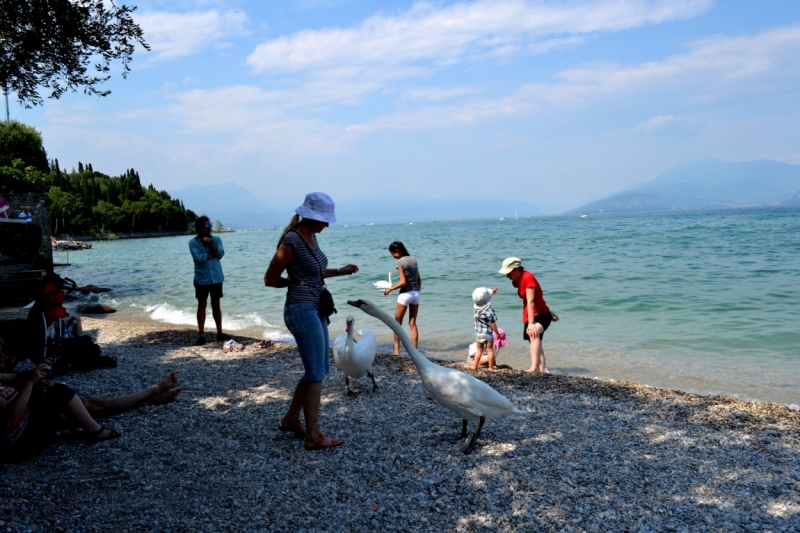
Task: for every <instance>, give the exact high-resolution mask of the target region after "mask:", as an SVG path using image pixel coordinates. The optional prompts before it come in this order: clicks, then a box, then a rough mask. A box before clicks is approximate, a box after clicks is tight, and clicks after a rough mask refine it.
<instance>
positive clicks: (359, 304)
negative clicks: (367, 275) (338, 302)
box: [347, 300, 364, 309]
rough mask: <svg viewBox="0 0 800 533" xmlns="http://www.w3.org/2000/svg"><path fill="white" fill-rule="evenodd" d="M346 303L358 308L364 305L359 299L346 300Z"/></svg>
mask: <svg viewBox="0 0 800 533" xmlns="http://www.w3.org/2000/svg"><path fill="white" fill-rule="evenodd" d="M347 303H348V304H350V305H352V306H353V307H358V308H359V309H360V308H361V306H362V305H364V302H363V301H361V300H347Z"/></svg>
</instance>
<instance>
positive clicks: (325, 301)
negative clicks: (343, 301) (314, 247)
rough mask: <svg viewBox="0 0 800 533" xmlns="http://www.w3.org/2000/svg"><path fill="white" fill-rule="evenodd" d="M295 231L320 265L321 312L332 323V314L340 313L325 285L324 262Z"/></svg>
mask: <svg viewBox="0 0 800 533" xmlns="http://www.w3.org/2000/svg"><path fill="white" fill-rule="evenodd" d="M295 233H297V236H298V237H300V239H301V240H302V241H303V244H305V245H306V249H307V250H308V253H309V254H311V257H313V258H314V261H316V262H317V266H318V267H319V279H320V281H321V282H322V294H320V296H319V312H320V314H321V315H322V316H324V317H325V320H326V321H327V322H328V324H330V323H331V315H332V314H334V313H338V311H337V310H336V307H335V304H334V303H333V295H332V294H331V291H329V290H328V288H327V287H326V286H325V273H324V272H323V271H322V264H321V263H320V262H319V259H317V256H316V255H314V252H312V251H311V247H310V246H309V245H308V243H307V242H306V240H305V239H304V238H303V236H302V235H300V233H299V232H295Z"/></svg>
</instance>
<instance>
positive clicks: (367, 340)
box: [333, 316, 378, 396]
mask: <svg viewBox="0 0 800 533" xmlns="http://www.w3.org/2000/svg"><path fill="white" fill-rule="evenodd" d="M355 321H356V319H355V318H353V317H352V316H349V317H347V327H346V328H345V331H346V333H342V334H341V335H339V336H337V337H336V340H334V341H333V360H334V361H336V366H338V367H339V369H341V371H342V373H343V374H344V382H345V384H347V395H348V396H358V395H359V394H360V393H358V392H353V391H351V390H350V378H362V377H364V374H366V375H368V376H369V377H370V378H371V379H372V392H375V391H376V390H378V385H377V384H376V383H375V376H373V375H372V372H370V370H371V369H372V362H373V361H374V360H375V352H377V351H378V342H377V341H376V340H375V334H374V333H372V332H371V331H370V330H369V329H368V328H362V329H361V330H359V332H358V334H359V335H361V339H360V340H358V341H356V340H355V339H354V338H353V324H354V323H355Z"/></svg>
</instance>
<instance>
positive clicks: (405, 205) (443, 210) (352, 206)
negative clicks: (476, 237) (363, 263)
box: [336, 192, 542, 224]
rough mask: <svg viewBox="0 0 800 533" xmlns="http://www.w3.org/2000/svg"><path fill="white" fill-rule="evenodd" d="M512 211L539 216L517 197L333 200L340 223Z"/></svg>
mask: <svg viewBox="0 0 800 533" xmlns="http://www.w3.org/2000/svg"><path fill="white" fill-rule="evenodd" d="M515 210H516V212H517V215H518V216H519V217H527V216H529V215H530V216H538V215H542V211H541V210H540V209H539V208H538V207H536V206H535V205H532V204H529V203H527V202H523V201H520V200H498V199H495V198H481V199H469V200H462V199H458V198H423V197H420V196H412V195H410V194H408V193H401V192H386V193H383V194H379V195H377V196H372V197H360V198H359V197H356V198H343V199H341V200H337V202H336V218H337V220H338V221H339V222H340V223H343V224H360V223H370V222H378V223H380V222H424V221H431V220H468V219H475V218H499V217H501V216H505V217H508V218H512V217H513V216H514V211H515Z"/></svg>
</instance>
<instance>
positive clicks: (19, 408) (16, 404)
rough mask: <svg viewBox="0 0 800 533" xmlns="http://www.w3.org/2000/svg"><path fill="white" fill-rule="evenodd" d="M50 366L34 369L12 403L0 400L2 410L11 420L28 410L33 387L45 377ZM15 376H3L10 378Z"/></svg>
mask: <svg viewBox="0 0 800 533" xmlns="http://www.w3.org/2000/svg"><path fill="white" fill-rule="evenodd" d="M49 366H50V365H48V364H47V363H46V362H42V363H39V366H37V367H36V368H34V369H33V370H32V371H31V372H30V374H29V375H28V379H26V380H25V381H24V382H23V383H22V384H21V385H20V386H19V389H17V395H16V396H14V397H13V398H12V399H11V400H10V401H9V400H5V399H3V398H0V410H1V411H3V412H4V413H5V414H6V415H7V416H8V417H9V418H16V417H18V416H19V415H21V414H22V413H24V412H25V409H27V408H28V401H29V400H30V399H31V391H32V390H33V385H34V384H35V383H36V382H38V381H39V380H41V379H42V378H44V377H45V375H46V374H47V370H48V368H49ZM8 375H13V374H3V376H4V377H5V376H8Z"/></svg>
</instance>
